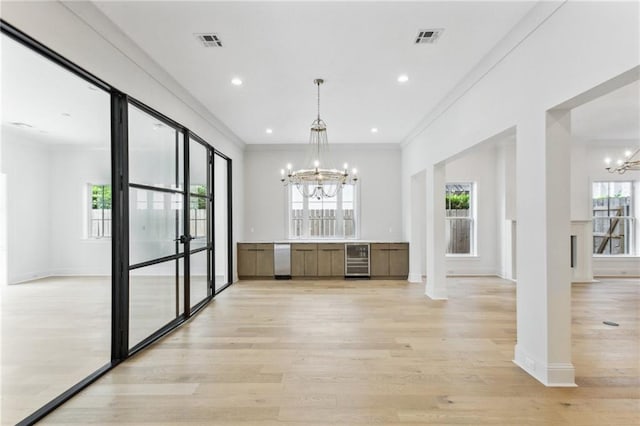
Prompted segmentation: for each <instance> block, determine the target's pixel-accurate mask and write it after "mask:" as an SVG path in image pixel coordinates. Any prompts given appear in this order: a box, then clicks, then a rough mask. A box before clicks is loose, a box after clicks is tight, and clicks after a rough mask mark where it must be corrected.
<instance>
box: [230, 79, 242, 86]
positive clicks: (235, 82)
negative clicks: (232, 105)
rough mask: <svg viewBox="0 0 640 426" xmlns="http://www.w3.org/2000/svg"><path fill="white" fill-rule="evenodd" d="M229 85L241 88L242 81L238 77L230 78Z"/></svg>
mask: <svg viewBox="0 0 640 426" xmlns="http://www.w3.org/2000/svg"><path fill="white" fill-rule="evenodd" d="M231 84H233V85H234V86H242V80H240V79H239V78H238V77H235V78H232V79H231Z"/></svg>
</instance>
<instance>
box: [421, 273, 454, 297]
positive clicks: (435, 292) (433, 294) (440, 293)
mask: <svg viewBox="0 0 640 426" xmlns="http://www.w3.org/2000/svg"><path fill="white" fill-rule="evenodd" d="M427 281H429V277H427ZM438 290H441V288H440V287H436V288H435V289H430V288H428V287H427V290H426V291H425V293H424V294H426V295H427V297H429V298H430V299H432V300H449V297H448V296H447V289H446V288H445V289H444V291H438Z"/></svg>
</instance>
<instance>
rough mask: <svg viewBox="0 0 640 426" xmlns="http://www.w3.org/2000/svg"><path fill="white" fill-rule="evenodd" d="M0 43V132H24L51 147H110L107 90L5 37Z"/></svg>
mask: <svg viewBox="0 0 640 426" xmlns="http://www.w3.org/2000/svg"><path fill="white" fill-rule="evenodd" d="M0 40H1V43H0V62H1V65H2V67H1V71H2V72H1V73H0V76H1V78H0V93H2V96H1V99H2V100H1V104H2V110H1V114H0V118H1V120H2V126H3V128H4V129H12V130H15V131H19V132H24V133H25V134H28V135H30V136H31V138H32V139H37V140H39V141H42V142H45V143H49V144H56V145H79V144H82V145H85V146H100V147H105V146H109V143H110V136H109V135H110V125H111V124H110V119H109V115H110V99H109V94H108V93H107V92H104V91H102V90H99V89H97V88H96V87H94V86H93V85H91V84H89V83H87V82H86V81H85V80H83V79H81V78H80V77H76V76H75V75H74V74H72V73H70V72H69V71H67V70H65V69H63V68H61V67H59V66H58V65H56V64H54V63H53V62H51V61H50V60H48V59H46V58H44V57H42V56H40V55H39V54H37V53H35V52H33V51H31V50H29V49H27V48H25V47H24V46H22V45H21V44H19V43H17V42H15V41H13V40H12V39H10V38H9V37H7V36H4V35H3V36H2V37H1V39H0ZM16 123H23V124H24V125H18V124H16ZM25 125H26V126H25Z"/></svg>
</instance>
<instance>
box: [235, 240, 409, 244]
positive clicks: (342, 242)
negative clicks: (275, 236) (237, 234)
mask: <svg viewBox="0 0 640 426" xmlns="http://www.w3.org/2000/svg"><path fill="white" fill-rule="evenodd" d="M300 243H310V244H332V243H333V244H345V243H355V244H363V243H368V244H371V243H374V244H375V243H377V244H409V243H408V242H407V241H382V240H330V239H327V240H272V241H238V244H300Z"/></svg>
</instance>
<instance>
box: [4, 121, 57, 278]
mask: <svg viewBox="0 0 640 426" xmlns="http://www.w3.org/2000/svg"><path fill="white" fill-rule="evenodd" d="M0 142H1V144H2V158H1V160H2V171H1V172H2V173H3V174H5V175H6V190H7V204H6V220H7V235H6V248H7V271H6V274H7V275H6V276H7V282H8V283H15V282H20V281H26V280H30V279H35V278H40V277H44V276H47V275H49V273H50V269H51V262H52V256H51V242H52V240H51V234H50V228H51V224H52V221H51V218H50V217H49V215H48V214H47V213H48V212H49V211H50V206H51V200H52V197H51V191H50V189H49V178H50V170H51V166H50V163H49V159H50V152H49V150H48V148H47V147H46V145H44V144H42V143H41V142H39V141H37V140H34V139H32V138H29V137H24V136H23V135H20V134H18V133H17V131H16V130H13V129H7V128H6V127H5V126H2V133H1V138H0ZM26 206H28V208H26ZM0 238H2V236H1V235H0ZM2 272H3V273H4V272H5V271H2Z"/></svg>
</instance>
